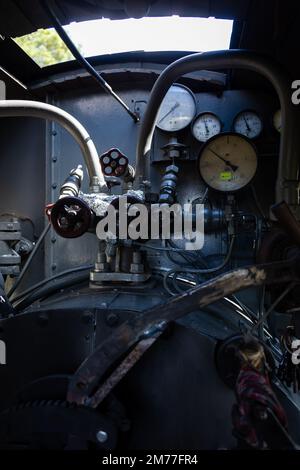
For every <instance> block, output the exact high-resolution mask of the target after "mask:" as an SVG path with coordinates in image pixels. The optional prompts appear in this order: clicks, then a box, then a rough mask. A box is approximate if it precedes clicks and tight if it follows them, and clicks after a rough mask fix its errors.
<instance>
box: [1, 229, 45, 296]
mask: <svg viewBox="0 0 300 470" xmlns="http://www.w3.org/2000/svg"><path fill="white" fill-rule="evenodd" d="M50 227H51V224H50V223H48V224H47V225H46V227H45V228H44V230H43V231H42V233H41V235H40V237H39V239H38V241H37V242H36V244H35V246H34V248H33V250H32V252H31V253H30V255H29V256H28V258H27V260H26V262H25V264H24V266H23V268H22V271H21V273H20V275H19V277H18V279H17V280H16V282H15V283H14V285H13V286H12V287H11V289H10V290H9V291H8V293H7V297H8V299H9V300H11V296H12V294H13V293H14V292H15V290H16V289H17V288H18V287H19V285H20V284H21V282H22V279H23V278H24V276H25V274H26V273H27V271H28V268H29V267H30V265H31V262H32V260H33V258H34V256H35V254H36V252H37V251H38V249H39V247H40V246H41V244H42V242H43V240H44V238H45V237H46V235H47V233H48V231H49V229H50Z"/></svg>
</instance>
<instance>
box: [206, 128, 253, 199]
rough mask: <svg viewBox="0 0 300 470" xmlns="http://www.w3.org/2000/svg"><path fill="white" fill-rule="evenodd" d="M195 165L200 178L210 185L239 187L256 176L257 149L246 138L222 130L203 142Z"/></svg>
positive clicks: (228, 189) (229, 188) (225, 188)
mask: <svg viewBox="0 0 300 470" xmlns="http://www.w3.org/2000/svg"><path fill="white" fill-rule="evenodd" d="M198 166H199V172H200V175H201V177H202V179H203V180H204V181H205V183H206V184H207V185H208V186H209V187H211V188H212V189H215V190H216V191H222V192H232V191H238V190H239V189H241V188H243V187H244V186H246V185H247V184H248V183H250V181H251V180H252V179H253V177H254V176H255V173H256V169H257V152H256V149H255V147H254V145H253V144H252V142H251V141H250V140H248V139H247V138H245V137H243V136H241V135H239V134H235V133H229V132H228V133H223V134H220V135H217V136H215V137H212V138H211V139H210V140H208V141H207V142H206V144H205V145H204V147H203V148H202V150H201V152H200V155H199V160H198Z"/></svg>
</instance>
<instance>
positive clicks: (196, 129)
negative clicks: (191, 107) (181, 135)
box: [192, 113, 222, 142]
mask: <svg viewBox="0 0 300 470" xmlns="http://www.w3.org/2000/svg"><path fill="white" fill-rule="evenodd" d="M221 127H222V125H221V121H220V119H219V118H218V116H216V115H215V114H213V113H202V114H200V115H199V116H198V117H197V118H196V119H195V121H194V122H193V124H192V133H193V136H194V137H195V139H197V140H199V141H200V142H206V141H207V140H208V139H210V138H211V137H213V136H214V135H217V134H220V132H221Z"/></svg>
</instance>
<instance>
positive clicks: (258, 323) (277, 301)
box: [251, 283, 295, 333]
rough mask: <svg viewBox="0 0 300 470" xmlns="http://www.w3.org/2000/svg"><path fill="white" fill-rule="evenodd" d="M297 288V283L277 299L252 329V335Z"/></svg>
mask: <svg viewBox="0 0 300 470" xmlns="http://www.w3.org/2000/svg"><path fill="white" fill-rule="evenodd" d="M294 287H295V283H292V284H290V285H289V286H288V287H287V288H286V289H285V290H284V291H283V292H282V293H281V294H280V296H279V297H277V299H276V300H275V301H274V302H273V304H272V305H271V307H270V308H268V310H267V311H266V312H265V313H264V314H263V315H262V316H261V317H260V319H259V321H258V322H257V323H256V324H255V325H254V326H253V328H252V329H251V333H253V332H254V331H255V330H257V329H258V328H260V326H261V325H263V323H264V322H265V320H266V319H267V318H268V316H269V315H270V313H272V312H273V310H274V308H275V307H276V306H277V305H278V304H279V302H281V300H282V299H283V298H284V297H285V296H286V295H287V294H288V293H289V292H290V291H291V290H292V289H293V288H294Z"/></svg>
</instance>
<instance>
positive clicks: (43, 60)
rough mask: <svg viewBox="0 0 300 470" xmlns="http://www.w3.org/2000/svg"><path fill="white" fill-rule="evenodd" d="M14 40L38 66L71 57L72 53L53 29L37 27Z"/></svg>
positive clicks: (55, 62)
mask: <svg viewBox="0 0 300 470" xmlns="http://www.w3.org/2000/svg"><path fill="white" fill-rule="evenodd" d="M14 40H15V41H16V43H17V44H18V45H19V46H20V47H21V48H22V49H23V51H25V52H26V54H28V55H29V56H30V57H31V58H32V59H33V60H34V61H35V62H36V63H37V64H38V65H39V66H40V67H45V66H46V65H52V64H57V63H58V62H65V61H67V60H72V59H73V55H72V54H71V52H70V51H69V50H68V49H67V47H66V46H65V45H64V43H63V41H62V40H61V39H60V37H59V36H58V34H57V32H56V31H55V30H53V29H38V30H37V31H35V32H34V33H31V34H26V35H25V36H21V37H19V38H15V39H14Z"/></svg>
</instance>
